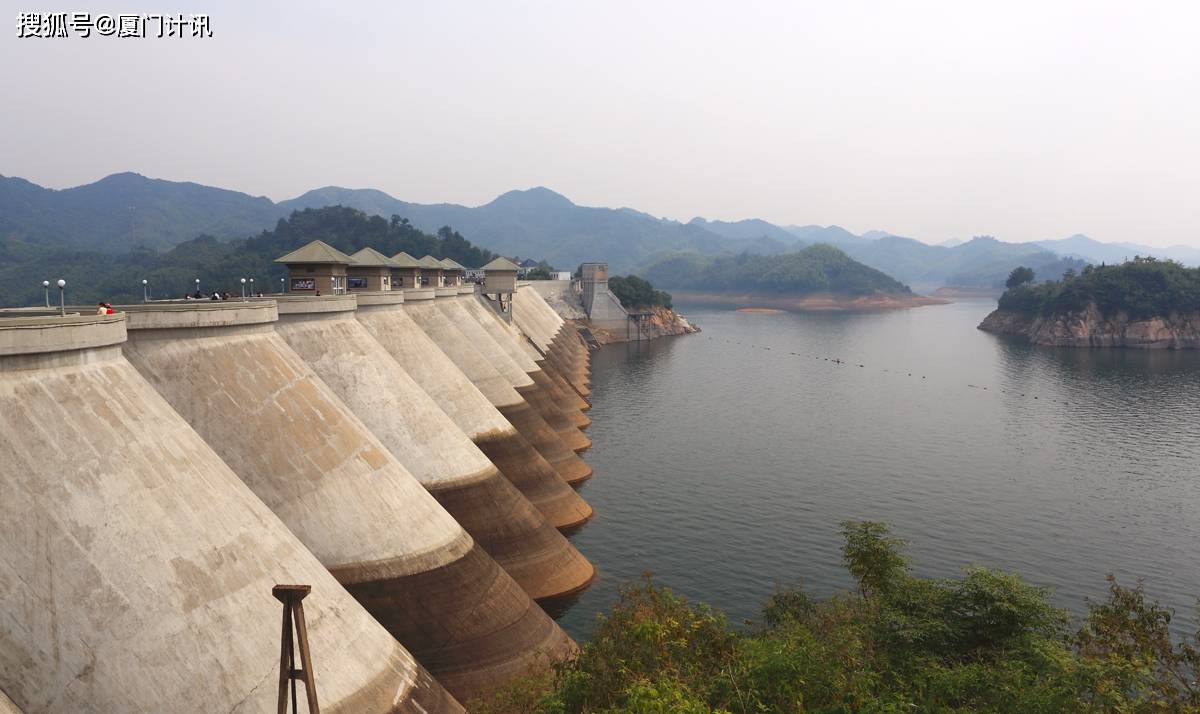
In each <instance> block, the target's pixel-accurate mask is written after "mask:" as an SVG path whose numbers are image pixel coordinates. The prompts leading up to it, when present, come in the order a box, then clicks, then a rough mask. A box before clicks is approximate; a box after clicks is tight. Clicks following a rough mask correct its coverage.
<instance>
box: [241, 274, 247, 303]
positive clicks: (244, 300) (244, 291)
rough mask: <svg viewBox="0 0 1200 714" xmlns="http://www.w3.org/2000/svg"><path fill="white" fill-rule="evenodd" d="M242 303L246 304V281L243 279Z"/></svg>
mask: <svg viewBox="0 0 1200 714" xmlns="http://www.w3.org/2000/svg"><path fill="white" fill-rule="evenodd" d="M242 302H246V279H245V278H242Z"/></svg>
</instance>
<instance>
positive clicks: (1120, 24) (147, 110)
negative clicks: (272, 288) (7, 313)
mask: <svg viewBox="0 0 1200 714" xmlns="http://www.w3.org/2000/svg"><path fill="white" fill-rule="evenodd" d="M0 7H3V8H4V16H5V18H6V19H5V20H4V25H5V26H6V27H8V30H7V31H6V32H5V33H4V34H3V37H4V39H3V40H2V41H0V66H3V67H4V71H2V72H0V173H2V174H5V175H10V176H14V175H15V176H22V177H24V178H28V179H30V180H32V181H35V182H37V183H40V184H42V185H46V186H50V187H54V188H62V187H67V186H72V185H77V184H80V183H87V182H91V181H94V180H96V179H98V178H100V177H102V176H104V175H107V174H109V173H113V172H117V171H125V170H132V171H137V172H139V173H143V174H146V175H148V176H154V177H159V178H168V179H175V180H191V181H197V182H200V183H206V184H213V185H217V186H222V187H227V188H233V189H237V190H240V191H246V192H248V193H252V194H256V195H267V196H269V197H271V198H273V199H283V198H290V197H292V196H295V195H297V194H299V193H301V192H303V191H305V190H307V189H310V188H315V187H318V186H323V185H328V184H337V185H343V186H351V187H373V188H379V189H382V190H384V191H386V192H388V193H390V194H392V195H394V196H396V197H398V198H402V199H405V200H410V201H419V202H438V201H450V202H456V203H465V204H469V205H476V204H480V203H484V202H487V201H489V200H491V199H492V198H493V197H495V196H496V195H497V194H499V193H501V192H503V191H505V190H509V189H512V188H526V187H530V186H535V185H545V186H548V187H550V188H553V189H555V190H557V191H559V192H561V193H564V194H566V195H567V196H568V197H570V198H571V199H573V200H574V201H575V202H577V203H581V204H585V205H607V206H631V207H634V208H638V209H641V210H644V211H647V212H649V213H653V214H655V215H660V216H668V217H673V218H679V219H681V220H687V219H689V218H691V217H692V216H695V215H702V216H705V217H708V218H721V219H727V220H733V219H738V218H746V217H760V218H765V219H767V220H770V221H773V222H776V223H801V224H806V223H821V224H827V223H837V224H840V225H843V226H845V227H847V228H849V229H851V230H854V231H856V232H861V231H864V230H868V229H873V228H880V229H885V230H889V231H892V232H895V233H899V234H902V235H911V236H913V237H918V238H921V239H923V240H927V241H931V242H936V241H940V240H944V239H947V238H964V237H970V236H971V235H974V234H981V233H988V234H993V235H996V236H997V237H1000V238H1002V239H1005V240H1013V241H1019V240H1036V239H1044V238H1059V237H1064V236H1066V235H1069V234H1071V233H1075V232H1082V233H1087V234H1089V235H1091V236H1092V237H1094V238H1097V239H1100V240H1105V241H1117V240H1131V241H1139V242H1144V243H1151V244H1158V245H1168V244H1172V243H1187V244H1190V245H1200V41H1197V35H1196V32H1197V28H1198V27H1200V3H1196V2H1150V3H1134V2H1128V1H1125V2H1097V1H1095V0H1091V1H1089V2H1045V1H1043V2H1028V3H1026V2H1011V1H1010V2H989V3H983V2H962V1H961V0H960V1H958V2H915V1H913V0H906V1H905V2H877V3H864V2H846V1H838V2H828V1H825V2H779V3H755V2H745V1H739V2H728V1H727V2H722V3H702V2H695V1H689V2H677V3H676V2H656V1H655V0H639V1H638V2H619V1H614V0H605V1H602V2H579V1H576V0H567V1H565V2H564V1H563V0H557V1H553V2H511V3H505V2H497V1H491V2H478V3H466V2H451V1H447V0H439V1H437V2H417V1H412V0H408V1H405V0H401V1H400V2H387V3H379V4H374V3H361V4H353V3H305V2H278V3H274V2H209V3H196V5H194V6H179V5H177V4H175V3H173V2H172V3H165V4H158V5H150V4H144V3H141V4H139V3H136V2H135V3H132V4H130V3H128V2H124V0H123V1H122V2H121V3H115V4H112V5H104V4H100V5H94V4H92V5H88V4H83V5H76V6H61V5H59V4H57V3H55V4H41V5H39V4H38V3H37V2H22V3H21V4H20V5H17V4H13V3H11V2H9V0H0ZM65 10H90V11H92V12H94V13H102V12H107V13H113V14H115V13H118V12H138V11H140V12H145V13H169V12H187V13H191V12H207V13H209V14H210V15H211V16H212V29H213V35H214V36H213V37H212V38H209V39H193V38H184V39H116V38H97V37H93V38H91V39H81V38H70V39H24V40H19V39H17V38H16V32H15V25H16V15H17V12H18V11H46V12H50V11H65Z"/></svg>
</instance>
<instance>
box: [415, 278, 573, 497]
mask: <svg viewBox="0 0 1200 714" xmlns="http://www.w3.org/2000/svg"><path fill="white" fill-rule="evenodd" d="M404 292H405V301H404V305H403V308H404V310H405V312H407V313H408V314H409V315H410V316H411V317H412V319H413V321H414V322H416V323H417V324H418V325H419V326H420V327H421V329H422V330H424V332H425V333H426V334H427V335H428V336H429V337H430V338H431V339H432V340H433V341H434V342H435V343H436V344H437V345H438V347H440V348H441V349H442V351H443V352H444V353H445V354H446V355H447V356H448V357H449V358H450V359H451V360H452V361H453V362H454V363H455V364H456V365H457V366H458V368H459V369H461V370H462V371H463V373H464V374H466V375H467V377H468V378H469V379H470V380H471V381H472V382H473V383H474V384H475V386H476V387H478V388H479V390H480V391H481V392H483V394H484V396H486V397H487V398H488V400H489V401H490V402H491V403H492V405H493V406H495V407H496V409H497V410H499V411H500V413H501V414H503V415H504V418H505V419H507V420H508V421H509V422H510V423H512V425H513V426H514V427H516V428H517V430H518V431H520V432H521V433H522V435H524V436H525V438H526V439H528V440H529V442H530V443H532V444H533V445H534V447H535V448H536V449H537V450H538V451H539V452H541V454H542V455H543V456H544V457H545V458H546V460H547V461H549V462H550V464H551V465H552V466H554V468H555V470H556V471H557V472H558V473H559V475H560V476H562V478H563V480H564V481H566V482H567V483H569V484H578V483H581V482H583V481H585V480H587V479H588V478H590V477H591V475H592V469H591V467H589V466H588V465H587V463H585V462H584V461H583V460H582V459H580V458H579V456H578V455H576V454H575V452H574V451H572V450H571V449H570V448H569V447H568V446H567V445H566V444H565V443H563V441H562V439H561V438H560V437H559V435H558V433H557V432H556V431H555V430H554V429H553V427H551V426H550V425H549V424H547V423H546V420H545V419H543V418H542V416H541V414H540V413H538V411H537V410H536V409H534V408H533V407H532V406H531V405H530V404H529V403H528V402H527V401H525V399H524V398H523V397H522V396H521V395H520V394H519V393H517V391H516V390H515V389H514V388H513V386H512V383H511V382H509V380H508V379H506V378H505V377H504V376H503V375H502V374H500V373H499V372H498V371H497V370H496V368H495V367H493V365H492V364H491V355H487V356H485V355H484V354H483V353H481V352H480V351H479V349H478V348H477V347H476V346H475V345H474V344H472V342H471V340H470V339H468V338H467V337H466V335H464V334H463V332H462V330H460V329H459V328H458V326H456V325H455V324H454V322H453V321H451V320H450V319H449V318H447V317H446V315H445V313H443V312H442V311H441V309H440V308H438V306H437V305H436V304H435V296H434V291H433V290H405V291H404ZM498 357H499V356H497V358H498Z"/></svg>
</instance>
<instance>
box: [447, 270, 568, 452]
mask: <svg viewBox="0 0 1200 714" xmlns="http://www.w3.org/2000/svg"><path fill="white" fill-rule="evenodd" d="M439 292H440V291H439ZM464 297H465V296H464ZM434 305H435V306H436V307H437V308H438V309H439V310H441V312H442V314H443V315H444V316H445V317H446V319H448V320H450V322H451V323H453V325H454V326H455V327H456V328H458V329H459V330H460V331H462V333H463V334H464V335H465V336H466V337H467V339H468V340H470V342H471V344H472V345H474V346H475V348H476V349H477V350H479V351H480V352H482V353H484V354H486V355H487V356H488V357H489V358H490V361H491V364H492V366H493V367H495V368H496V371H497V372H499V373H500V374H501V376H503V377H504V378H505V379H506V380H508V383H509V385H510V386H511V387H512V388H513V389H514V390H516V392H517V394H519V395H521V398H522V399H524V400H525V401H526V402H527V403H528V404H529V405H530V406H531V407H533V408H534V409H535V410H536V411H537V413H538V414H539V415H540V416H541V417H542V419H544V420H545V422H546V424H548V425H549V426H550V428H551V429H553V430H554V432H555V434H557V435H558V438H559V439H561V440H562V442H563V444H565V445H566V446H567V448H569V449H571V450H572V451H575V452H579V451H583V450H585V449H587V448H589V447H591V445H592V442H591V441H590V440H589V439H588V438H587V437H586V436H584V435H583V432H581V431H580V430H579V429H578V428H577V427H576V426H575V425H574V424H573V423H571V421H570V420H568V419H567V416H566V414H565V413H564V412H563V410H562V408H561V407H560V406H559V405H558V404H557V403H556V402H554V401H553V400H552V398H551V395H550V394H549V393H548V392H547V391H546V390H545V389H543V388H542V386H541V385H539V383H538V382H537V381H535V380H534V379H533V377H532V376H531V375H530V374H529V373H527V372H526V371H525V370H524V369H523V368H522V367H521V366H520V365H519V364H518V363H517V362H516V360H514V359H513V356H512V355H511V354H510V353H509V352H508V350H507V349H506V348H505V346H504V345H502V344H501V343H500V342H497V340H496V339H495V338H494V337H493V336H492V334H491V333H489V332H488V331H487V329H485V327H484V325H483V324H482V323H480V322H479V321H477V320H476V319H475V318H474V317H473V316H472V315H470V314H469V313H468V311H467V309H466V307H465V306H464V305H463V303H462V302H461V300H460V298H459V296H458V293H457V291H456V290H454V289H453V288H450V289H448V290H447V292H446V293H442V294H440V295H439V296H438V297H437V299H436V300H435V301H434Z"/></svg>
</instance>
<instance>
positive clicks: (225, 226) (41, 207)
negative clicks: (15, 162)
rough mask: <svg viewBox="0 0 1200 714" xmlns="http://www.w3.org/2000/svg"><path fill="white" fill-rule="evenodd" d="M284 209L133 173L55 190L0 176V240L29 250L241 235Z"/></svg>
mask: <svg viewBox="0 0 1200 714" xmlns="http://www.w3.org/2000/svg"><path fill="white" fill-rule="evenodd" d="M287 214H288V211H285V210H283V209H281V208H280V207H278V206H277V205H276V204H275V203H274V202H272V201H271V199H269V198H266V197H263V196H250V195H248V194H244V193H240V192H238V191H229V190H226V189H222V188H215V187H213V186H203V185H201V184H198V183H190V182H179V181H163V180H161V179H152V178H147V177H145V176H141V175H139V174H135V173H120V174H113V175H112V176H107V177H105V178H103V179H100V180H99V181H96V182H95V183H90V184H86V185H84V186H76V187H74V188H67V189H63V190H61V191H55V190H52V189H48V188H43V187H41V186H38V185H37V184H34V183H30V182H29V181H26V180H24V179H20V178H13V177H8V176H0V241H3V242H4V243H7V244H10V245H11V244H14V243H24V244H27V245H28V246H30V247H31V248H64V249H76V250H96V251H100V252H105V253H123V252H125V251H128V250H130V249H132V248H134V247H149V248H154V249H157V250H166V249H168V248H171V247H174V246H175V245H177V244H179V243H181V242H183V241H185V240H189V239H191V238H195V237H196V236H198V235H210V236H215V237H217V238H244V237H245V236H248V235H252V234H254V233H257V232H258V231H260V230H262V229H264V228H269V227H271V226H272V225H274V224H275V221H277V220H278V219H279V218H280V217H281V216H286V215H287Z"/></svg>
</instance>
